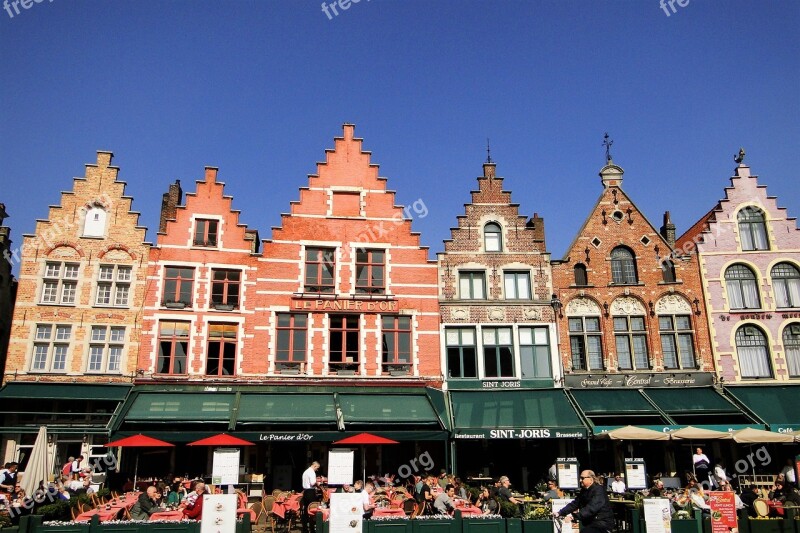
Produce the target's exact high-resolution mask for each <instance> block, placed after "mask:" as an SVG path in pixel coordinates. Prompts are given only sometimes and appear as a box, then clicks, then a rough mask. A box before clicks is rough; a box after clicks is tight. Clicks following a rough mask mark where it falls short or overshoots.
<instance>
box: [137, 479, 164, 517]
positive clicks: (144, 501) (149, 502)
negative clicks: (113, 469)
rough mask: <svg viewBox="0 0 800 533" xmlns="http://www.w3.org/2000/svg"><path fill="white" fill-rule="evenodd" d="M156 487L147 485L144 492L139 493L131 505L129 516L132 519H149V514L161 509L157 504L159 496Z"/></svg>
mask: <svg viewBox="0 0 800 533" xmlns="http://www.w3.org/2000/svg"><path fill="white" fill-rule="evenodd" d="M160 496H161V495H160V494H159V493H158V489H157V488H155V487H147V491H146V492H145V493H144V494H140V495H139V499H138V500H136V503H134V504H133V507H131V511H130V512H131V518H132V519H134V520H150V515H151V514H153V513H157V512H159V511H161V507H159V506H158V500H159V498H160Z"/></svg>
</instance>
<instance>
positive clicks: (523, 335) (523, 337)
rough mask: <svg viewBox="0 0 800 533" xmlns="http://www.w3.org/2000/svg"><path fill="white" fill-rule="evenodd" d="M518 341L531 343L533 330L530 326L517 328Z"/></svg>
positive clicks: (526, 343)
mask: <svg viewBox="0 0 800 533" xmlns="http://www.w3.org/2000/svg"><path fill="white" fill-rule="evenodd" d="M519 343H520V344H525V345H530V344H533V331H532V330H531V328H519Z"/></svg>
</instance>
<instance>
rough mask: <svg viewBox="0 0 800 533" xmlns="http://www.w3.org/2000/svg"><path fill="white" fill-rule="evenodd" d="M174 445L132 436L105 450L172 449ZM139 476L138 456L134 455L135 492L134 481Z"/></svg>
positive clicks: (116, 442)
mask: <svg viewBox="0 0 800 533" xmlns="http://www.w3.org/2000/svg"><path fill="white" fill-rule="evenodd" d="M174 446H175V445H174V444H170V443H169V442H166V441H163V440H159V439H154V438H153V437H148V436H147V435H142V434H141V433H139V434H138V435H132V436H130V437H125V438H124V439H119V440H115V441H113V442H109V443H107V444H106V448H112V447H120V448H167V447H174ZM138 475H139V454H138V453H137V454H136V466H135V467H134V469H133V488H134V490H136V481H137V478H138Z"/></svg>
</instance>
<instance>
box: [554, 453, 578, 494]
mask: <svg viewBox="0 0 800 533" xmlns="http://www.w3.org/2000/svg"><path fill="white" fill-rule="evenodd" d="M556 472H557V473H558V486H559V487H560V488H562V489H577V488H579V487H580V486H579V484H578V460H577V459H576V458H575V457H559V458H557V459H556Z"/></svg>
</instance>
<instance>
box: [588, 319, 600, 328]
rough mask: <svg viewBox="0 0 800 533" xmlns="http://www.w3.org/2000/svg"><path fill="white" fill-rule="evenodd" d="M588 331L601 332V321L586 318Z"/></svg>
mask: <svg viewBox="0 0 800 533" xmlns="http://www.w3.org/2000/svg"><path fill="white" fill-rule="evenodd" d="M585 320H586V331H600V319H599V318H594V317H586V319H585Z"/></svg>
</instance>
